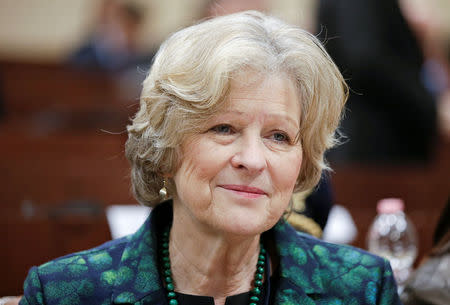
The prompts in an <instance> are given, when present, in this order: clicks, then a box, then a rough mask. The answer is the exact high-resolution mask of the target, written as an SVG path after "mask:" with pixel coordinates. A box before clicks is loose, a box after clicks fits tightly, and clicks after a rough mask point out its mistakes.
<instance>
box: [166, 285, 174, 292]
mask: <svg viewBox="0 0 450 305" xmlns="http://www.w3.org/2000/svg"><path fill="white" fill-rule="evenodd" d="M167 290H168V291H169V292H170V291H173V284H172V283H169V284H167Z"/></svg>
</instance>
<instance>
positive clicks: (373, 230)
mask: <svg viewBox="0 0 450 305" xmlns="http://www.w3.org/2000/svg"><path fill="white" fill-rule="evenodd" d="M377 212H378V215H377V216H376V217H375V220H374V222H373V223H372V225H371V227H370V229H369V233H368V236H367V244H368V249H369V251H370V252H372V253H374V254H377V255H380V256H383V257H385V258H387V259H388V260H389V261H390V263H391V267H392V270H393V271H394V277H395V279H396V281H397V284H398V286H399V291H401V290H402V287H403V284H404V283H405V281H406V280H407V279H408V277H409V275H410V273H411V268H412V265H413V263H414V260H415V259H416V257H417V249H418V244H417V234H416V230H415V228H414V225H413V224H412V222H411V221H410V220H409V219H408V217H407V216H406V215H405V213H404V203H403V200H401V199H398V198H386V199H383V200H380V201H379V202H378V204H377Z"/></svg>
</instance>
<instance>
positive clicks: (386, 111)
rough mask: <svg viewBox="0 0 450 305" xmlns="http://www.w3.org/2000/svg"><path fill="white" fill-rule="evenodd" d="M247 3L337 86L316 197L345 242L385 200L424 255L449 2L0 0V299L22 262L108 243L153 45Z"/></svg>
mask: <svg viewBox="0 0 450 305" xmlns="http://www.w3.org/2000/svg"><path fill="white" fill-rule="evenodd" d="M246 9H257V10H261V11H265V12H268V13H270V14H273V15H275V16H278V17H280V18H282V19H284V20H286V21H288V22H290V23H294V24H297V25H299V26H300V27H302V28H304V29H306V30H308V31H310V32H311V33H313V34H315V35H317V36H318V37H319V39H321V41H323V42H324V43H325V46H326V48H327V50H328V51H329V53H330V55H331V56H332V57H333V59H334V60H335V62H336V63H337V65H338V66H339V68H340V69H341V71H342V73H343V74H344V76H345V77H346V79H348V81H349V85H350V88H351V95H350V99H349V103H348V106H347V108H348V109H347V113H346V116H345V119H344V121H343V123H342V126H341V129H340V130H341V132H342V134H343V135H344V136H343V137H342V140H343V142H344V144H343V145H341V146H340V147H338V148H337V149H335V150H333V151H331V152H330V153H329V155H328V159H329V160H330V163H331V166H332V168H333V169H334V172H333V173H332V174H331V175H330V177H329V183H330V188H331V190H332V195H330V196H329V197H327V198H328V200H329V202H328V208H327V209H328V211H329V209H330V206H333V205H339V206H342V207H345V208H346V210H347V211H348V212H349V213H350V215H351V216H352V218H353V221H354V224H355V226H356V229H357V233H356V235H354V236H353V234H352V237H351V238H348V239H347V242H349V243H351V244H353V245H355V246H358V247H362V248H366V235H367V231H368V229H369V226H370V224H371V222H372V220H373V219H374V217H375V215H376V204H377V202H378V201H379V200H381V199H383V198H387V197H398V198H402V199H403V200H404V202H405V206H406V207H405V211H406V213H407V215H408V216H409V217H410V219H411V220H412V222H413V223H414V225H415V226H416V228H417V229H418V238H419V243H418V245H419V252H418V253H419V255H418V260H417V261H420V259H421V258H422V257H424V255H425V254H426V253H428V252H429V250H430V249H431V248H432V246H433V234H434V230H435V226H436V224H437V222H438V219H439V217H440V214H441V212H442V210H443V209H444V207H445V205H446V202H447V200H448V198H449V196H450V66H449V59H450V3H449V2H448V1H447V0H400V1H395V0H364V1H363V0H357V1H350V0H349V1H336V0H321V1H319V0H247V1H245V0H218V1H211V0H189V1H182V0H165V1H157V0H141V1H139V0H134V1H132V0H129V1H126V0H123V1H121V0H95V1H94V0H78V1H72V0H59V1H51V0H34V1H26V0H2V1H0V139H1V149H0V154H1V155H0V183H1V187H0V244H1V251H0V270H2V271H3V274H6V276H2V278H1V279H0V283H1V285H0V295H16V294H21V291H22V282H23V280H24V278H25V276H26V274H27V270H28V269H29V268H30V267H31V266H32V265H38V264H41V263H43V262H45V261H47V260H50V259H52V258H55V257H57V256H61V255H64V254H67V253H69V252H73V251H78V250H83V249H86V248H89V247H93V246H96V245H98V244H100V243H102V242H104V241H106V240H109V239H111V237H115V236H112V235H111V232H112V229H111V228H110V224H109V223H108V219H107V217H106V211H107V210H108V209H109V208H111V207H113V206H117V205H129V206H134V205H136V201H135V200H134V199H133V197H132V195H131V192H130V181H129V167H128V163H127V161H126V160H125V158H124V143H125V141H126V137H127V135H126V125H127V122H128V121H129V118H130V117H131V116H132V115H133V113H134V112H135V111H136V109H137V105H138V97H139V92H140V83H141V82H142V80H143V79H144V77H145V75H146V73H147V71H148V69H149V68H150V66H151V60H152V57H153V55H154V54H155V52H156V51H157V49H158V45H159V44H160V43H161V42H162V41H163V40H164V39H165V38H166V37H167V36H168V35H169V34H170V33H171V32H173V31H176V30H178V29H180V28H182V27H184V26H187V25H191V24H193V23H195V22H197V21H198V20H201V19H204V18H208V17H211V16H214V15H220V14H227V13H231V12H235V11H239V10H246ZM136 217H137V216H136ZM327 217H328V212H327V215H326V216H325V222H324V223H326V220H327V219H326V218H327ZM321 221H322V222H323V219H322V220H321ZM350 221H351V219H350ZM333 228H334V230H337V231H339V226H337V227H335V226H333ZM322 229H323V228H322Z"/></svg>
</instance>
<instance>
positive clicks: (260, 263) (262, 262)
mask: <svg viewBox="0 0 450 305" xmlns="http://www.w3.org/2000/svg"><path fill="white" fill-rule="evenodd" d="M265 264H266V262H265V261H263V260H259V261H258V266H264V265H265Z"/></svg>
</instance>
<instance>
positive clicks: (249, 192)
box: [219, 184, 267, 198]
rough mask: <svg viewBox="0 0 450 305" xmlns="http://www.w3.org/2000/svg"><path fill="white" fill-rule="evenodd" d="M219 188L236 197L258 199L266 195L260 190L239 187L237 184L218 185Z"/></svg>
mask: <svg viewBox="0 0 450 305" xmlns="http://www.w3.org/2000/svg"><path fill="white" fill-rule="evenodd" d="M219 186H220V187H221V188H224V189H226V190H228V191H231V192H233V193H235V194H237V195H240V196H243V197H246V198H259V197H261V196H264V195H267V193H266V192H264V191H263V190H262V189H260V188H257V187H252V186H247V185H239V184H222V185H219Z"/></svg>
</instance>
